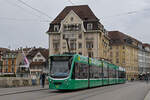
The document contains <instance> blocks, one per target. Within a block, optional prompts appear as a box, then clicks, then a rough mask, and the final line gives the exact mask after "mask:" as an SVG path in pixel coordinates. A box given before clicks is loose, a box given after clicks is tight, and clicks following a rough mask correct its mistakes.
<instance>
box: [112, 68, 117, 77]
mask: <svg viewBox="0 0 150 100" xmlns="http://www.w3.org/2000/svg"><path fill="white" fill-rule="evenodd" d="M113 78H116V70H115V69H113Z"/></svg>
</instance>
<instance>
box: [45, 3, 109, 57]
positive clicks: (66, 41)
mask: <svg viewBox="0 0 150 100" xmlns="http://www.w3.org/2000/svg"><path fill="white" fill-rule="evenodd" d="M47 33H48V35H49V51H50V52H49V54H50V55H52V54H63V53H65V52H68V51H70V52H71V53H78V54H81V55H84V56H89V57H93V58H103V59H108V56H109V37H108V33H107V31H106V30H105V29H104V26H103V25H102V24H101V23H100V22H99V19H98V18H97V17H96V16H95V15H94V13H93V12H92V10H91V9H90V8H89V6H88V5H80V6H67V7H65V8H64V9H63V11H62V12H61V13H60V14H59V15H58V16H57V17H56V18H55V19H54V20H53V21H52V22H51V23H50V27H49V30H48V31H47Z"/></svg>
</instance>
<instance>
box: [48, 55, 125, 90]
mask: <svg viewBox="0 0 150 100" xmlns="http://www.w3.org/2000/svg"><path fill="white" fill-rule="evenodd" d="M125 76H126V75H125V69H124V68H122V67H118V66H116V65H114V64H110V63H108V62H106V61H101V60H97V59H92V58H89V57H85V56H81V55H79V54H74V55H67V54H63V55H53V56H50V73H49V78H48V81H49V88H50V89H58V90H75V89H83V88H91V87H97V86H103V85H111V84H118V83H125V81H126V79H125Z"/></svg>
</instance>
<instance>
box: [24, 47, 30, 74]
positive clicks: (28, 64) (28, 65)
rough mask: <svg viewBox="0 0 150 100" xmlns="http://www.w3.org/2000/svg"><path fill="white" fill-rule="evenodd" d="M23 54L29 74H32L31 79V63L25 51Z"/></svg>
mask: <svg viewBox="0 0 150 100" xmlns="http://www.w3.org/2000/svg"><path fill="white" fill-rule="evenodd" d="M22 53H23V56H24V59H25V61H26V63H27V65H26V68H27V67H28V69H29V73H30V77H31V70H30V63H29V61H28V59H27V57H26V55H25V53H24V51H23V49H22Z"/></svg>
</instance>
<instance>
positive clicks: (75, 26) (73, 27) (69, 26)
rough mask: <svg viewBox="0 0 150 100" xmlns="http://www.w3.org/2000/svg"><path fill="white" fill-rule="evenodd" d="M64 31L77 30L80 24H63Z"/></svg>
mask: <svg viewBox="0 0 150 100" xmlns="http://www.w3.org/2000/svg"><path fill="white" fill-rule="evenodd" d="M63 27H64V31H79V30H80V29H81V24H64V26H63Z"/></svg>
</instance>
